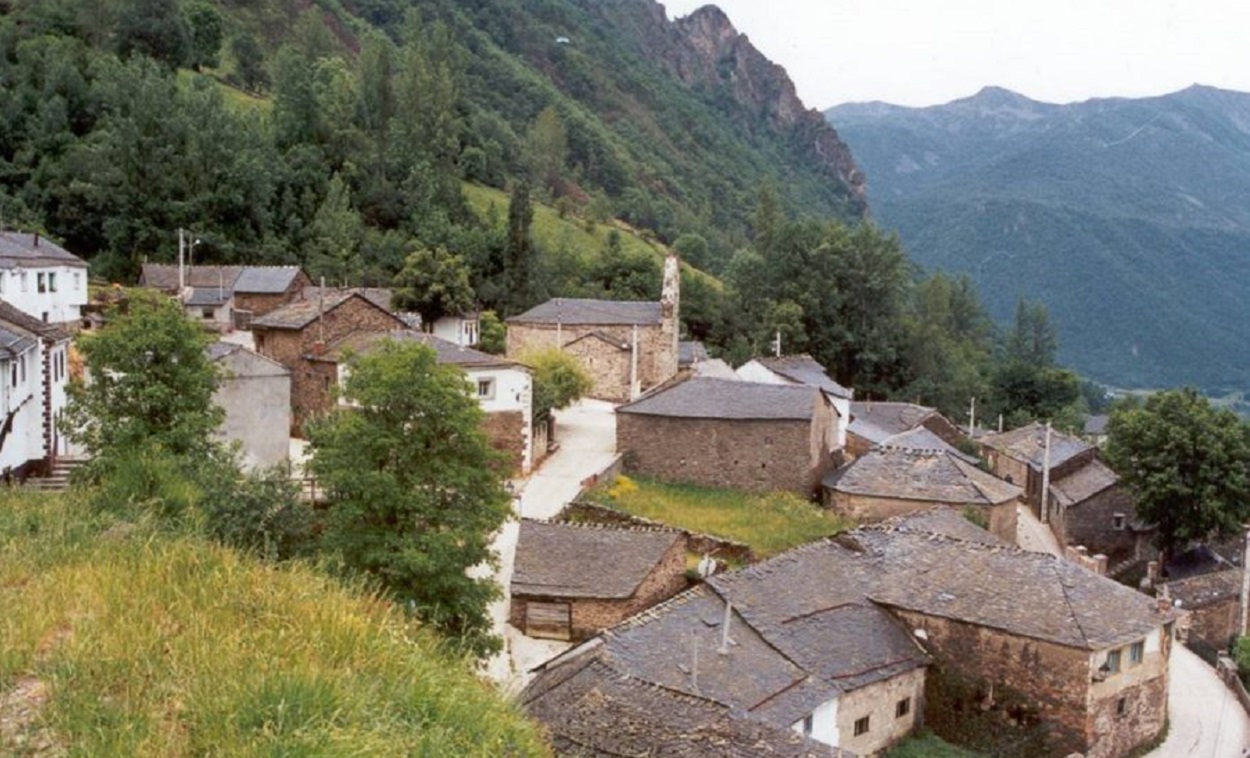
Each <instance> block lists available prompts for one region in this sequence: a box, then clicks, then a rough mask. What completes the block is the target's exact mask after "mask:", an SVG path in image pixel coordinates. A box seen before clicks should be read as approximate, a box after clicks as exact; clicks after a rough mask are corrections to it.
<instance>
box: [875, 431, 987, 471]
mask: <svg viewBox="0 0 1250 758" xmlns="http://www.w3.org/2000/svg"><path fill="white" fill-rule="evenodd" d="M878 444H879V445H880V446H881V447H889V448H900V449H903V450H937V451H941V452H946V453H950V454H951V455H953V456H955V457H957V458H959V459H961V460H965V461H967V462H968V463H971V464H974V465H975V464H976V463H978V460H979V459H978V458H977V457H976V456H975V455H968V454H967V453H965V452H964V451H962V450H960V449H959V448H957V447H955V446H954V445H952V444H950V443H949V442H947V441H946V440H944V439H942V438H941V437H939V436H937V435H936V434H934V433H933V432H931V431H929V429H928V427H924V426H918V427H916V428H915V429H908V430H907V431H905V432H901V433H899V434H895V435H893V436H891V437H886V438H885V440H883V441H882V442H880V443H878Z"/></svg>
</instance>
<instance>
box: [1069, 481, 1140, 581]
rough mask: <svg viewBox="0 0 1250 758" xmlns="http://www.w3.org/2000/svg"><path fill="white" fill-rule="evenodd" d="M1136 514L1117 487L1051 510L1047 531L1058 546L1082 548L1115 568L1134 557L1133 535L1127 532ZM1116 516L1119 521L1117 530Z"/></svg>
mask: <svg viewBox="0 0 1250 758" xmlns="http://www.w3.org/2000/svg"><path fill="white" fill-rule="evenodd" d="M1052 497H1053V496H1052ZM1052 502H1053V500H1052ZM1136 512H1137V511H1136V508H1135V506H1134V503H1133V498H1132V497H1131V496H1130V495H1129V494H1128V492H1127V491H1125V489H1124V488H1123V487H1121V486H1120V485H1118V484H1117V485H1113V486H1111V487H1108V488H1107V489H1105V490H1103V491H1102V492H1099V493H1098V494H1096V495H1094V496H1093V497H1091V498H1089V499H1088V500H1085V501H1083V502H1080V503H1077V504H1075V505H1072V506H1069V507H1067V508H1058V507H1055V508H1052V509H1051V521H1052V524H1051V528H1052V529H1053V530H1054V532H1055V535H1056V536H1057V537H1058V538H1059V542H1060V543H1061V544H1063V545H1084V546H1085V547H1086V548H1088V549H1089V551H1090V552H1091V553H1102V554H1103V555H1105V556H1107V558H1108V560H1109V562H1110V563H1111V564H1112V565H1115V564H1117V563H1120V562H1121V561H1124V560H1128V559H1130V558H1133V557H1135V556H1136V553H1137V533H1136V532H1134V531H1133V529H1131V528H1130V527H1131V525H1132V523H1133V519H1134V517H1135V514H1136ZM1116 514H1119V515H1121V516H1122V517H1123V518H1122V519H1121V520H1120V523H1121V526H1120V528H1119V529H1116V528H1115V517H1116Z"/></svg>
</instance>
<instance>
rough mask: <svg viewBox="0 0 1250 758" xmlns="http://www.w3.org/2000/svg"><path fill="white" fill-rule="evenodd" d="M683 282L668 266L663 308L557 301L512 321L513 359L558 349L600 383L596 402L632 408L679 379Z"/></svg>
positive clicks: (671, 261)
mask: <svg viewBox="0 0 1250 758" xmlns="http://www.w3.org/2000/svg"><path fill="white" fill-rule="evenodd" d="M680 301H681V276H680V270H679V267H678V262H677V258H676V256H669V257H668V258H667V259H666V260H665V262H664V283H663V289H662V294H661V297H660V301H659V302H625V301H617V300H585V299H572V298H557V299H555V300H548V301H547V302H545V303H543V304H541V305H539V306H536V307H534V308H531V309H530V310H528V311H526V312H525V313H522V314H521V315H519V316H513V317H512V318H509V319H508V320H507V326H508V337H507V355H508V357H510V358H513V359H517V358H518V357H519V356H522V355H523V354H524V353H525V352H527V351H530V350H541V349H545V348H558V349H560V350H563V351H565V352H568V353H570V354H571V355H573V356H575V357H576V358H577V360H578V362H579V363H580V364H581V365H582V367H583V368H585V369H586V372H587V373H588V374H590V376H591V378H592V379H593V380H594V389H593V390H592V396H593V397H596V398H599V399H603V400H610V401H612V402H626V401H629V400H632V399H634V398H636V397H638V396H639V395H640V394H641V393H643V392H645V391H647V390H649V389H651V388H652V387H656V386H658V385H660V384H663V383H664V382H666V381H668V380H669V379H671V378H673V377H674V376H676V375H677V353H678V351H677V343H678V334H679V332H680V321H679V313H680V305H681V302H680Z"/></svg>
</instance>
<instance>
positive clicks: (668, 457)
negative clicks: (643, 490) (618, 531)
mask: <svg viewBox="0 0 1250 758" xmlns="http://www.w3.org/2000/svg"><path fill="white" fill-rule="evenodd" d="M812 436H813V432H812V423H811V422H810V421H751V420H731V419H701V418H695V419H686V418H672V417H668V416H646V415H642V414H638V413H619V414H617V416H616V449H617V451H618V452H620V453H622V454H623V455H624V460H625V468H626V470H628V471H632V472H637V473H641V474H646V475H648V476H654V477H656V478H658V479H664V480H666V481H673V482H688V483H690V484H698V485H702V486H706V487H734V488H738V489H745V490H754V491H757V492H759V491H770V490H789V491H791V492H796V493H798V494H800V495H803V496H804V497H807V496H810V495H811V494H812V493H813V492H815V491H816V488H817V487H818V486H819V483H820V477H821V476H822V475H823V473H824V472H823V470H822V469H821V465H822V461H821V460H820V459H814V458H813V457H812V447H813V441H812Z"/></svg>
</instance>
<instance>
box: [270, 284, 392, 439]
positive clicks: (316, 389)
mask: <svg viewBox="0 0 1250 758" xmlns="http://www.w3.org/2000/svg"><path fill="white" fill-rule="evenodd" d="M404 326H405V324H404V322H403V321H401V320H400V319H399V318H398V317H397V316H395V315H393V314H391V313H390V312H388V311H387V310H386V309H384V308H381V307H379V306H378V305H376V304H375V303H373V302H371V301H370V300H369V299H368V298H366V297H365V296H364V295H362V294H360V293H358V292H334V293H329V294H325V295H323V296H319V297H317V298H316V299H313V300H296V301H293V302H290V303H287V304H286V305H284V306H282V307H280V308H277V309H276V310H273V311H270V312H269V313H267V314H266V315H264V316H261V317H260V318H258V319H256V320H255V321H253V322H252V336H253V339H254V340H255V343H256V352H258V353H260V354H261V355H263V356H265V357H267V358H272V359H273V360H275V361H277V362H278V363H280V364H282V365H283V366H285V367H286V368H288V369H290V371H291V435H292V436H295V437H298V436H300V435H301V433H302V430H303V428H304V424H305V423H306V422H307V421H308V420H309V419H310V418H312V417H313V416H314V415H315V414H317V413H320V412H324V411H325V410H327V409H329V408H330V407H331V404H332V400H331V393H332V392H333V388H334V386H335V384H336V383H337V381H338V372H337V367H336V364H333V363H324V362H320V361H312V360H308V358H310V357H311V356H316V355H321V354H324V353H325V351H326V347H327V346H328V345H330V344H333V343H335V342H338V341H339V340H341V339H343V338H344V337H347V336H348V335H350V334H356V333H362V332H373V333H382V334H384V333H386V332H390V331H394V330H396V329H403V328H404Z"/></svg>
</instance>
